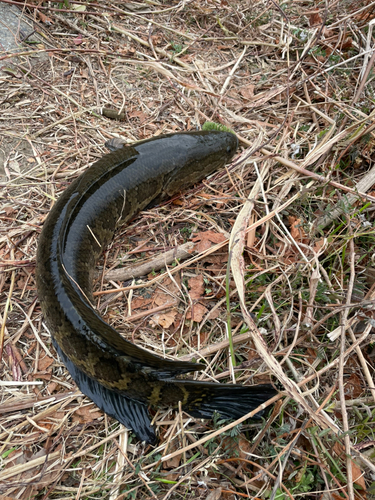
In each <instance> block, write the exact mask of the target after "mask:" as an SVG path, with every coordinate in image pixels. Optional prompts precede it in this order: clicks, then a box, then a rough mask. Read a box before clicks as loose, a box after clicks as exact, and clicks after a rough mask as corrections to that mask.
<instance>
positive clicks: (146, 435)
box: [53, 342, 156, 444]
mask: <svg viewBox="0 0 375 500" xmlns="http://www.w3.org/2000/svg"><path fill="white" fill-rule="evenodd" d="M53 345H54V347H55V349H56V351H57V353H58V354H59V356H60V358H61V359H62V361H63V363H64V365H65V366H66V367H67V369H68V371H69V373H70V375H71V377H72V379H73V380H74V382H75V383H76V384H77V386H78V387H79V389H80V390H81V391H82V392H83V394H85V395H86V396H87V397H89V398H90V399H91V400H92V401H93V402H94V403H95V404H96V405H97V406H98V407H99V408H100V409H101V410H103V411H104V412H105V413H106V414H107V415H109V416H110V417H113V418H115V419H116V420H118V421H119V422H120V423H121V424H123V425H125V427H127V428H128V429H132V431H133V432H134V433H135V434H136V436H137V437H138V438H139V439H140V440H141V441H146V442H147V443H150V444H155V442H156V435H155V431H154V429H153V427H152V426H151V420H150V415H149V413H148V409H147V406H146V405H145V404H143V403H140V402H138V401H134V400H133V399H129V398H127V397H126V396H123V395H122V394H119V393H117V392H115V391H112V390H111V389H107V388H106V387H104V386H103V385H101V384H99V382H97V381H96V380H94V379H92V378H90V377H88V376H87V375H86V374H85V373H83V371H81V370H80V369H79V368H77V367H76V366H75V364H74V363H73V362H72V361H70V359H69V358H68V357H67V356H66V355H65V354H64V353H63V351H62V350H61V349H60V347H59V346H58V345H57V343H56V342H53Z"/></svg>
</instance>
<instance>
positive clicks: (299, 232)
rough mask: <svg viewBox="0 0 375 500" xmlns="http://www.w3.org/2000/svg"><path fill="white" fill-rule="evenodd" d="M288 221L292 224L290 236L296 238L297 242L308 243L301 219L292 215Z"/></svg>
mask: <svg viewBox="0 0 375 500" xmlns="http://www.w3.org/2000/svg"><path fill="white" fill-rule="evenodd" d="M288 221H289V224H290V234H291V236H292V238H294V239H295V240H296V241H301V242H306V240H307V237H306V233H305V230H304V229H303V227H302V225H301V224H302V221H301V219H297V217H294V216H292V215H290V216H289V217H288Z"/></svg>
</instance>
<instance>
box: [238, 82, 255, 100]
mask: <svg viewBox="0 0 375 500" xmlns="http://www.w3.org/2000/svg"><path fill="white" fill-rule="evenodd" d="M254 88H255V85H246V87H242V89H241V90H240V94H241V95H242V97H243V98H244V99H247V100H250V99H253V98H254Z"/></svg>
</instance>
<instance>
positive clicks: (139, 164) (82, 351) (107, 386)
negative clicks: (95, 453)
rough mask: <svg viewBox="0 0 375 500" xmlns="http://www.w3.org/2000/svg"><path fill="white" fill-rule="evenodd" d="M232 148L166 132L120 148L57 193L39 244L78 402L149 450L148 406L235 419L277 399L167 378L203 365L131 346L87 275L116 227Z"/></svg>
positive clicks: (269, 391) (41, 286)
mask: <svg viewBox="0 0 375 500" xmlns="http://www.w3.org/2000/svg"><path fill="white" fill-rule="evenodd" d="M237 146H238V142H237V138H236V136H235V135H234V134H232V133H228V132H219V131H209V132H203V131H202V132H190V133H179V134H171V135H167V136H160V137H157V138H153V139H150V140H146V141H142V142H140V143H137V144H135V145H133V146H124V147H123V148H121V149H119V150H117V151H114V152H112V153H109V154H108V155H106V156H104V157H103V158H102V159H100V160H99V161H97V162H96V163H94V164H93V165H92V166H91V167H90V168H89V169H88V170H87V171H86V172H84V173H83V174H82V175H81V176H80V177H79V178H78V179H76V180H75V181H74V182H73V183H72V184H71V185H70V186H69V187H68V188H67V189H66V190H65V191H64V192H63V194H62V195H61V196H60V198H59V199H58V201H57V202H56V204H55V205H54V207H53V208H52V210H51V212H50V214H49V215H48V217H47V219H46V221H45V223H44V226H43V230H42V232H41V235H40V238H39V244H38V251H37V268H36V278H37V288H38V295H39V299H40V303H41V306H42V311H43V314H44V317H45V320H46V324H47V326H48V328H49V330H50V332H51V335H52V340H53V344H54V346H55V347H56V349H57V352H58V353H59V355H60V356H61V358H62V360H63V362H64V363H65V365H66V366H67V368H68V370H69V371H70V373H71V375H72V378H73V380H75V382H76V383H77V385H78V386H79V387H80V389H81V390H82V392H83V393H84V394H86V395H87V396H89V397H90V398H91V399H92V400H93V401H94V402H95V403H96V404H97V405H98V406H99V407H100V408H101V409H103V410H104V411H105V412H106V413H108V414H109V415H111V416H113V417H115V418H117V420H119V421H120V422H122V423H123V424H124V425H126V426H127V427H130V428H132V429H133V430H134V432H135V433H136V434H137V435H138V437H139V438H140V439H142V440H145V441H148V442H151V443H153V442H155V440H156V437H155V433H154V430H153V428H152V427H151V425H150V417H149V414H148V410H147V405H152V406H160V405H171V406H174V407H176V405H178V402H179V401H181V402H182V406H183V408H184V409H186V410H187V411H189V412H190V413H191V414H192V415H193V416H198V417H202V418H209V417H210V416H211V415H212V413H213V411H214V410H215V409H216V410H217V411H219V412H220V413H221V414H222V416H224V417H225V416H227V418H235V417H237V418H238V417H239V416H242V415H244V414H245V413H248V412H249V411H251V409H253V408H255V407H257V406H258V405H259V404H260V403H261V402H263V401H265V400H267V399H268V398H269V397H272V396H273V395H275V393H276V391H275V390H274V389H273V388H272V387H271V386H269V385H264V386H252V387H246V386H232V385H224V384H213V383H199V382H195V381H191V380H180V379H178V378H175V377H176V376H177V375H179V374H182V373H187V372H191V371H195V370H200V369H202V368H203V365H201V364H196V363H189V362H182V361H171V360H166V359H163V358H161V357H159V356H156V355H154V354H151V353H149V352H148V351H145V350H144V349H142V348H140V347H137V346H136V345H134V344H132V343H131V342H129V341H127V340H125V339H124V338H122V337H121V336H120V334H119V333H118V332H116V330H115V329H113V328H112V327H111V326H110V325H108V324H107V323H106V322H105V321H104V320H103V319H102V318H101V317H100V316H99V315H98V313H97V312H96V311H95V309H94V308H93V306H92V303H93V297H92V281H93V271H94V267H95V264H96V262H97V260H98V257H99V255H100V253H101V252H102V251H103V249H104V248H105V247H106V245H108V243H109V242H110V241H111V239H112V237H113V233H114V231H115V229H116V227H117V226H118V225H119V224H121V223H125V222H127V221H128V220H129V219H131V218H132V217H133V216H134V215H135V214H136V213H138V212H139V211H141V210H142V209H144V208H145V207H147V206H149V205H150V204H155V203H158V202H160V201H161V200H163V199H165V198H169V197H171V196H173V195H174V194H176V193H177V192H179V191H181V190H183V189H184V188H187V187H189V186H191V185H193V184H194V183H196V182H199V181H200V180H202V179H203V178H204V177H206V176H207V175H209V174H210V173H211V172H213V171H214V170H216V169H217V168H219V167H221V166H223V165H224V164H225V163H226V162H227V161H228V160H229V159H230V158H231V157H232V156H233V154H234V153H235V151H236V149H237ZM246 398H247V399H246Z"/></svg>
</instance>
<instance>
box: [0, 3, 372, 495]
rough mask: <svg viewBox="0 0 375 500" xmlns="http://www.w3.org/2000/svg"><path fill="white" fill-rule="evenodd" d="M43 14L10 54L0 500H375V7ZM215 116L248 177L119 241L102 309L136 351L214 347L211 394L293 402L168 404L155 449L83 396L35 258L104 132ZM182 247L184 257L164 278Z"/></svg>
mask: <svg viewBox="0 0 375 500" xmlns="http://www.w3.org/2000/svg"><path fill="white" fill-rule="evenodd" d="M3 1H4V0H3ZM13 3H15V2H13ZM34 3H35V6H33V5H34ZM36 4H38V5H40V8H37V7H36ZM28 5H29V6H28V7H25V8H24V17H25V19H26V20H27V22H28V23H29V24H30V26H32V27H33V28H34V29H35V30H36V33H35V34H34V35H33V36H31V37H30V38H27V39H26V40H25V41H23V42H22V43H20V45H19V48H18V50H17V51H16V52H14V53H2V54H0V59H1V66H2V71H1V73H0V106H1V108H0V109H1V117H0V130H1V132H0V134H1V136H0V139H1V143H0V144H1V151H2V154H3V159H4V163H3V167H2V171H1V172H0V174H1V175H2V178H1V213H0V215H1V223H0V266H1V268H0V269H1V273H0V291H1V296H0V306H1V309H0V321H1V325H2V326H1V334H2V335H3V336H4V338H3V350H2V365H1V392H2V401H1V407H0V456H1V471H0V493H1V494H2V495H4V496H3V497H2V498H7V497H9V498H21V499H34V498H35V499H40V500H42V499H43V500H45V499H54V500H56V499H78V498H82V499H93V498H105V499H107V498H108V499H118V500H120V499H123V498H129V499H131V498H137V499H146V498H155V499H156V498H158V499H164V500H166V499H190V498H207V499H210V500H213V499H216V500H218V499H220V498H223V499H240V498H262V499H263V498H265V499H276V498H277V499H282V500H284V499H287V498H290V499H293V498H319V499H335V500H337V499H341V498H345V499H346V498H349V499H354V498H356V499H362V498H371V493H372V494H374V491H375V458H374V456H375V454H374V444H375V427H374V417H375V387H374V385H375V384H374V368H375V366H374V349H373V347H372V344H371V343H374V333H373V331H371V329H372V326H373V325H374V317H373V311H374V308H373V306H374V297H375V272H374V264H375V253H374V242H375V234H374V216H375V208H374V207H375V205H374V201H375V191H374V188H373V186H374V185H375V167H374V149H375V148H374V145H375V142H374V128H375V125H374V117H375V114H374V99H375V91H374V70H373V64H374V58H375V54H374V51H373V47H374V36H373V32H372V25H371V23H372V22H373V20H374V19H375V2H370V1H367V2H366V1H363V2H354V1H352V0H347V1H340V2H339V1H332V2H328V8H327V9H326V6H325V4H324V2H314V1H308V0H306V1H302V0H301V1H286V2H284V3H282V4H280V6H279V5H278V4H277V3H276V2H272V1H271V2H268V1H265V0H260V1H258V2H257V1H253V0H221V1H220V0H185V1H184V0H182V1H181V2H178V1H175V0H172V1H171V0H170V1H167V0H158V1H151V0H144V1H143V2H142V1H141V0H140V1H132V2H130V3H124V2H120V1H117V2H116V1H113V2H109V1H107V2H101V3H100V5H99V4H97V3H90V2H85V1H81V2H71V1H69V0H67V1H66V2H64V3H57V2H36V0H29V2H28ZM51 7H52V8H51ZM15 35H17V34H15ZM16 56H17V57H16ZM101 108H111V109H113V110H116V111H117V112H120V113H122V116H121V118H122V120H121V121H118V120H117V121H114V120H111V119H109V118H106V117H103V116H102V115H101V113H100V110H101ZM207 119H209V120H212V121H215V122H219V123H223V124H225V125H227V126H229V127H231V128H232V129H233V130H234V131H235V132H236V133H237V134H238V136H239V138H240V145H241V148H240V150H239V152H238V156H237V157H236V158H235V161H234V163H233V164H232V165H231V166H229V167H228V168H227V169H226V170H224V171H221V172H218V173H217V174H216V175H214V176H213V177H212V178H211V179H208V180H206V181H205V182H204V183H203V185H200V186H196V187H195V188H194V189H192V190H190V191H189V192H186V193H183V194H181V196H180V197H178V198H176V199H175V200H173V201H172V202H170V203H168V204H165V205H163V206H159V207H156V208H155V209H153V210H150V211H147V212H144V213H142V214H140V216H139V217H138V218H137V219H135V220H134V221H133V222H132V223H131V224H130V225H129V226H128V227H126V228H121V229H120V230H119V231H118V232H117V234H116V236H115V239H114V242H113V244H112V246H111V248H110V249H109V251H108V252H107V253H106V254H105V255H104V256H103V259H102V261H101V262H100V263H99V270H100V271H101V272H100V273H99V275H98V277H99V278H98V280H97V284H96V290H97V297H98V307H99V310H100V311H101V314H102V315H103V316H104V317H105V318H106V320H107V321H109V322H110V323H111V324H113V325H114V326H115V327H116V328H117V329H118V330H119V331H121V332H123V334H124V335H125V336H126V337H127V338H129V339H132V340H133V341H134V342H136V343H137V344H138V345H141V346H144V347H147V348H149V349H152V350H153V351H154V352H156V353H158V354H165V355H168V356H171V357H177V356H179V357H182V356H184V357H185V358H186V359H191V358H196V359H197V358H199V357H201V356H204V357H205V359H206V362H207V370H206V372H205V373H199V374H197V377H198V378H199V379H201V380H213V379H216V380H218V381H233V380H235V381H236V382H237V383H244V384H256V383H261V382H267V381H270V380H272V381H273V383H275V384H276V386H277V387H278V388H280V390H281V391H282V392H280V395H279V396H278V397H277V398H274V401H273V402H272V403H271V404H270V406H269V408H268V414H267V418H266V419H265V420H264V421H261V422H260V423H257V422H255V423H254V422H252V421H251V420H250V421H249V420H245V421H244V422H234V423H228V422H221V421H220V420H219V421H218V419H214V421H199V420H194V419H192V418H190V417H189V416H188V415H186V414H183V413H181V412H175V411H169V410H168V409H164V410H158V411H157V413H155V419H154V420H155V425H156V426H157V428H158V434H159V444H158V446H157V447H155V448H153V447H151V446H144V445H142V444H141V443H139V442H137V440H136V439H135V438H134V436H133V435H132V433H131V432H130V431H128V430H126V429H125V428H124V427H122V426H121V425H119V424H118V422H116V421H114V420H113V419H110V418H109V417H107V416H106V415H104V414H103V413H102V412H100V411H99V410H98V409H97V407H96V406H95V405H93V404H92V403H91V402H90V401H89V400H88V399H87V398H85V397H83V396H82V394H81V393H80V392H79V391H77V389H76V387H75V385H74V383H73V382H72V381H71V379H70V377H69V373H68V372H67V371H66V369H65V368H64V366H63V365H62V364H61V362H60V360H59V359H58V357H57V355H56V353H55V351H54V349H53V347H52V344H51V340H50V336H49V334H48V332H47V331H46V329H45V327H44V325H43V318H42V316H41V311H40V306H39V302H38V299H37V293H36V287H35V253H36V247H37V243H38V235H39V233H40V230H41V227H42V224H43V221H44V219H45V217H46V215H47V214H48V211H49V209H50V207H51V205H52V203H53V202H54V200H55V199H56V197H58V195H59V194H60V193H61V192H62V191H63V190H64V189H65V188H66V186H67V185H69V183H70V182H71V181H72V180H73V179H74V178H75V177H76V176H77V175H79V174H80V173H81V172H82V171H83V170H84V169H86V168H87V167H88V165H89V164H90V163H91V162H93V161H95V160H96V159H97V158H99V157H101V156H102V155H103V154H104V153H105V148H104V146H103V145H104V142H105V141H106V140H108V139H111V138H113V137H116V136H121V137H123V138H125V139H126V140H127V141H128V142H131V141H134V140H139V139H143V138H148V137H151V136H155V135H158V134H161V133H168V132H172V131H180V130H192V129H195V128H196V127H200V126H201V125H202V124H203V123H204V122H205V121H206V120H207ZM371 190H372V191H371ZM358 192H359V193H360V195H358V194H356V193H358ZM234 236H235V237H236V240H237V245H233V244H232V240H233V239H234ZM228 241H230V245H231V253H230V255H231V262H230V264H231V271H230V274H228V271H227V267H228ZM183 244H184V245H186V247H187V248H189V249H190V252H191V253H190V254H188V258H187V259H186V255H182V256H181V260H179V261H178V262H177V261H176V259H175V258H174V257H175V255H173V256H172V259H170V261H169V265H168V272H166V269H165V266H164V268H161V269H157V264H156V262H157V257H158V256H159V260H160V255H162V258H161V262H162V265H163V263H164V262H165V258H164V256H163V253H164V252H166V251H168V250H173V249H176V247H181V246H182V245H183ZM183 248H185V247H183ZM154 259H156V260H154ZM149 260H151V262H152V263H151V268H150V269H154V270H153V271H151V272H148V274H147V275H146V276H145V275H144V272H143V273H142V274H143V275H142V276H139V277H137V278H136V279H135V280H132V279H129V276H131V275H132V274H134V272H135V271H134V270H135V269H137V268H138V267H139V266H140V265H142V264H143V263H144V262H145V261H149ZM129 267H130V268H131V273H130V274H129V273H127V271H126V270H128V268H129ZM103 270H104V271H103ZM109 270H111V271H112V270H113V271H114V270H116V272H117V274H116V273H112V274H111V273H108V272H107V271H109ZM118 270H120V271H118ZM118 273H120V274H118ZM120 287H121V290H120V291H118V290H117V291H116V289H117V288H120ZM114 291H116V293H113V292H114ZM108 294H109V295H108ZM166 304H168V307H169V308H166ZM150 311H151V312H154V314H151V313H150ZM250 311H251V312H252V313H253V314H254V315H255V318H256V319H255V323H256V325H257V327H255V325H254V323H253V320H252V317H251V316H250V315H249V312H250ZM230 333H231V334H232V337H233V345H232V346H230V342H229V340H228V335H229V334H230ZM231 351H232V353H234V356H231ZM233 357H234V361H235V363H234V364H235V366H234V365H233V362H232V361H233ZM242 420H244V419H242Z"/></svg>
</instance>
